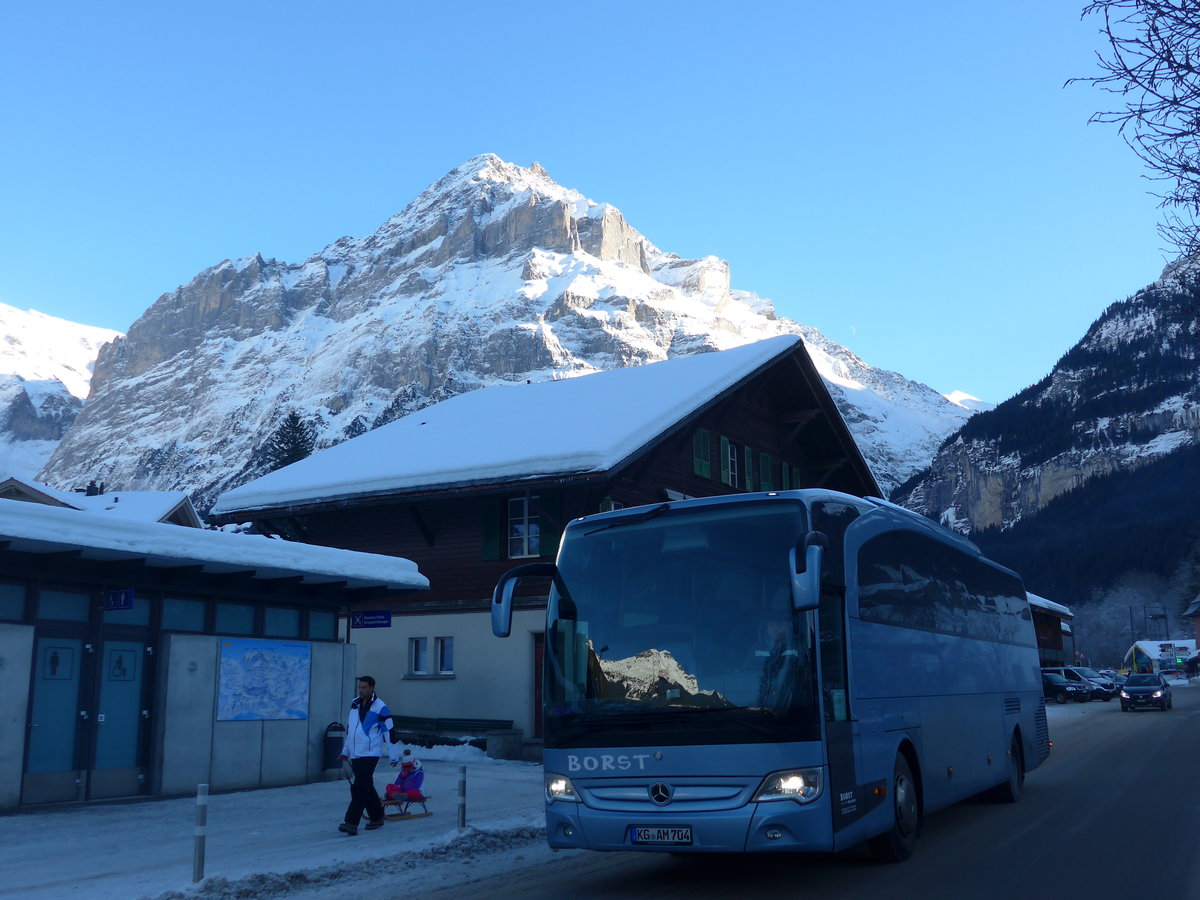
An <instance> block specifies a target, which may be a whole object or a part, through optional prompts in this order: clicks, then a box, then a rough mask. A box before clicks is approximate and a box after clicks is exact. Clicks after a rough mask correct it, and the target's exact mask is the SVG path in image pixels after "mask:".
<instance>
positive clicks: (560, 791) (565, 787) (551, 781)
mask: <svg viewBox="0 0 1200 900" xmlns="http://www.w3.org/2000/svg"><path fill="white" fill-rule="evenodd" d="M555 800H565V801H567V802H568V803H578V802H579V795H578V794H577V793H575V785H573V784H571V779H570V778H568V777H567V776H566V775H551V774H550V773H549V772H547V773H546V802H547V803H553V802H554V801H555Z"/></svg>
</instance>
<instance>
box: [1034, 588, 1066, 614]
mask: <svg viewBox="0 0 1200 900" xmlns="http://www.w3.org/2000/svg"><path fill="white" fill-rule="evenodd" d="M1026 596H1027V597H1028V598H1029V605H1030V606H1040V607H1041V608H1042V609H1045V610H1048V611H1050V612H1052V613H1057V614H1058V615H1060V616H1066V617H1067V618H1070V619H1073V618H1075V614H1074V613H1073V612H1071V609H1070V607H1067V606H1063V605H1062V604H1061V603H1055V602H1054V601H1053V600H1047V599H1046V598H1045V597H1039V596H1038V595H1037V594H1031V593H1029V592H1028V591H1027V592H1026Z"/></svg>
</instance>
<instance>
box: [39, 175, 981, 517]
mask: <svg viewBox="0 0 1200 900" xmlns="http://www.w3.org/2000/svg"><path fill="white" fill-rule="evenodd" d="M781 333H794V334H799V335H801V336H802V337H803V339H804V340H805V342H806V343H807V345H808V349H809V352H810V353H811V355H812V357H813V359H814V361H815V363H816V365H817V368H818V369H819V371H820V372H821V373H822V375H823V376H824V377H825V379H826V381H827V382H828V384H829V387H830V390H831V392H832V393H833V396H834V398H835V400H836V401H837V403H838V405H839V407H840V408H841V410H842V412H843V415H844V416H845V418H846V420H847V423H848V424H849V426H850V428H851V430H852V431H853V432H854V433H855V435H856V436H857V437H858V438H859V440H860V442H861V445H862V448H863V451H864V455H865V456H866V458H867V460H868V462H869V463H870V464H871V465H872V467H873V469H874V471H875V474H876V477H877V478H878V479H879V481H880V483H881V484H882V485H884V486H885V488H891V487H892V486H894V485H896V484H898V483H899V482H901V481H903V480H904V479H906V478H907V477H909V476H910V475H911V474H912V473H914V472H916V471H918V470H919V469H921V468H922V467H924V465H925V464H926V463H927V462H928V461H929V459H930V458H931V457H932V455H933V452H934V451H935V449H936V448H937V445H938V444H939V442H940V441H941V439H942V438H943V437H944V436H945V435H946V434H948V433H950V432H951V431H953V430H954V429H955V428H957V427H958V426H959V425H960V424H961V423H962V422H963V421H965V420H966V419H967V418H968V417H969V416H970V415H971V410H970V409H968V408H967V407H966V406H964V405H959V404H957V403H954V402H951V401H950V400H948V399H947V398H945V397H942V396H941V395H939V394H937V393H936V392H935V391H933V390H932V389H930V388H928V387H926V386H924V385H921V384H917V383H915V382H911V381H909V380H907V379H905V378H903V377H902V376H900V375H898V374H896V373H894V372H888V371H883V370H879V369H874V368H872V367H871V366H869V365H867V364H866V363H865V362H863V361H862V360H860V359H859V358H858V357H856V356H855V355H854V354H853V353H851V352H850V351H849V350H847V349H846V348H844V347H841V346H839V345H837V344H835V343H833V342H831V341H829V340H828V339H826V338H825V337H824V336H823V335H821V334H820V333H819V332H817V331H816V330H815V329H812V328H809V327H807V326H804V325H801V324H798V323H796V322H792V321H790V320H788V319H783V318H779V317H777V316H776V315H775V311H774V308H773V307H772V305H771V303H770V302H769V301H768V300H765V299H763V298H761V297H758V296H756V295H754V294H752V293H749V292H746V291H741V290H735V289H733V288H731V286H730V279H729V267H728V265H727V264H726V263H725V262H724V261H722V260H720V259H717V258H716V257H712V256H710V257H706V258H704V259H699V260H687V259H682V258H680V257H678V256H676V255H674V254H671V253H666V252H663V251H661V250H659V249H658V248H657V247H655V246H654V245H653V244H651V243H650V242H649V241H648V240H647V239H646V238H645V237H643V236H642V235H641V234H639V233H638V232H637V231H636V230H634V229H633V228H632V227H631V226H630V225H629V224H628V223H627V222H626V221H625V219H624V217H623V216H622V215H621V213H620V212H619V211H618V210H617V209H615V208H614V207H612V206H610V205H608V204H603V203H595V202H593V201H591V200H588V199H587V198H585V197H584V196H582V195H581V194H579V193H578V192H576V191H573V190H570V189H568V188H564V187H562V186H560V185H558V184H556V183H555V182H554V181H553V180H551V179H550V177H549V176H548V175H547V174H546V172H545V171H544V170H543V169H542V168H541V167H540V166H538V165H537V164H536V163H535V164H534V165H533V166H532V167H531V168H528V169H526V168H521V167H519V166H515V165H511V164H509V163H506V162H504V161H502V160H500V159H498V158H497V157H495V156H492V155H484V156H479V157H476V158H474V159H471V160H469V161H468V162H466V163H465V164H463V165H461V166H459V167H458V168H456V169H454V170H453V171H452V172H450V173H449V174H447V175H446V176H445V177H443V178H442V179H440V180H439V181H438V182H436V183H435V184H433V185H432V186H431V187H430V188H428V189H427V190H426V191H424V192H423V193H422V194H421V195H420V196H419V197H417V198H416V199H415V200H414V201H413V202H412V203H410V204H409V205H408V206H407V207H406V208H405V209H404V210H403V211H402V212H401V213H399V214H398V215H396V216H394V217H393V218H392V219H390V220H388V221H387V222H385V223H384V224H383V226H382V227H380V228H379V229H378V230H377V231H376V232H374V233H373V234H370V235H368V236H366V237H364V238H349V237H344V238H341V239H339V240H338V241H336V242H334V243H333V244H331V245H329V246H328V247H326V248H325V249H324V250H322V251H320V252H319V253H317V254H315V255H314V256H312V257H311V258H309V259H308V260H306V261H304V262H302V263H296V264H290V263H285V262H280V261H278V260H274V259H270V260H267V259H263V258H262V257H261V256H258V255H255V256H250V257H247V258H244V259H240V260H238V261H236V262H231V261H228V260H226V261H224V262H222V263H220V264H218V265H216V266H213V267H212V268H210V269H207V270H205V271H204V272H201V273H200V274H199V275H197V276H196V278H195V279H193V280H192V281H191V282H190V283H189V284H187V285H184V286H182V287H180V288H178V289H177V290H175V291H172V292H171V293H169V294H164V295H163V296H162V297H160V298H159V299H158V301H157V302H155V303H154V305H153V306H152V307H151V308H150V309H149V310H147V312H146V313H145V314H144V315H143V316H142V317H141V318H140V319H139V320H138V321H137V322H135V323H134V325H133V326H132V327H131V328H130V330H129V333H128V335H126V336H124V337H122V338H120V339H118V340H117V341H115V342H114V343H112V344H110V345H108V346H107V347H105V348H104V350H103V351H102V352H101V354H100V357H99V359H98V360H97V363H96V368H95V376H94V378H93V382H92V395H91V398H90V400H89V401H88V404H87V406H86V407H85V408H84V410H83V412H82V414H81V415H80V416H79V417H78V419H77V420H76V422H75V425H74V426H73V427H72V429H71V430H70V432H69V433H68V435H67V436H66V438H65V439H64V440H63V442H62V443H61V444H60V445H59V447H58V450H57V451H56V452H55V454H54V456H53V458H52V459H51V460H50V462H49V464H48V465H47V466H46V468H45V469H44V470H43V472H42V473H41V477H42V479H43V480H46V481H49V482H52V483H56V484H71V483H74V482H77V481H79V480H80V479H81V478H85V479H91V478H97V479H104V480H106V481H107V482H108V483H109V484H115V485H120V486H121V487H123V488H124V489H126V490H131V489H159V490H163V489H186V490H189V491H192V492H193V495H194V496H195V497H196V500H197V503H198V505H200V506H201V507H207V506H208V504H209V503H210V502H211V500H212V499H213V498H214V497H215V496H216V494H217V493H219V492H221V491H223V490H226V489H228V488H231V487H234V486H236V485H238V484H241V483H242V482H244V481H247V480H249V479H250V478H252V477H255V476H256V475H258V474H261V473H262V471H264V465H265V463H264V459H263V455H262V451H261V448H262V447H263V445H264V444H265V442H266V441H267V439H268V437H269V436H270V435H271V434H272V432H273V431H274V430H275V429H276V427H277V426H278V424H279V423H280V422H281V420H282V419H283V418H284V417H285V416H286V415H287V414H288V412H289V411H291V410H295V411H297V412H299V413H300V414H301V415H303V416H305V417H310V418H311V419H312V420H313V423H314V425H315V427H316V434H317V443H318V446H328V445H332V444H334V443H337V442H339V441H341V440H344V439H346V438H347V437H352V436H355V435H357V434H361V433H362V432H363V431H365V430H368V429H370V428H373V427H375V426H377V425H380V424H383V423H384V422H387V421H390V420H392V419H394V418H396V417H398V416H400V415H404V414H407V413H409V412H412V411H414V410H416V409H419V408H421V407H423V406H425V405H428V404H430V403H432V402H436V401H438V400H440V399H444V398H446V397H449V396H452V395H454V394H457V393H460V392H462V391H466V390H471V389H474V388H478V387H481V386H484V385H488V384H494V383H497V382H501V381H512V380H518V379H529V380H541V379H549V378H563V377H570V376H575V375H582V374H586V373H588V372H593V371H597V370H600V369H605V368H610V367H614V366H628V365H639V364H642V363H646V362H652V361H656V360H661V359H665V358H668V357H674V356H679V355H684V354H690V353H698V352H703V351H708V350H721V349H727V348H729V347H734V346H739V345H741V344H745V343H748V342H751V341H756V340H760V339H763V338H767V337H771V336H773V335H776V334H781Z"/></svg>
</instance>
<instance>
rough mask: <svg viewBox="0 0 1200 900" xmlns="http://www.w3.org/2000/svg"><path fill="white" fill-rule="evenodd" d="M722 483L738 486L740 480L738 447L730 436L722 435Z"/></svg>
mask: <svg viewBox="0 0 1200 900" xmlns="http://www.w3.org/2000/svg"><path fill="white" fill-rule="evenodd" d="M721 483H722V484H727V485H729V486H730V487H737V486H738V484H739V481H738V448H737V445H736V444H732V443H730V441H729V438H727V437H724V436H722V437H721Z"/></svg>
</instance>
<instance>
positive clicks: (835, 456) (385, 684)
mask: <svg viewBox="0 0 1200 900" xmlns="http://www.w3.org/2000/svg"><path fill="white" fill-rule="evenodd" d="M804 487H825V488H829V489H833V490H839V491H844V492H846V493H849V494H854V495H857V496H870V495H874V496H879V495H880V490H879V487H878V485H877V484H876V481H875V478H874V476H873V475H872V473H871V471H870V469H869V468H868V466H867V464H866V462H865V461H864V459H863V457H862V455H861V453H860V452H859V450H858V447H857V446H856V444H855V442H854V439H853V437H852V436H851V434H850V432H849V430H848V429H847V427H846V425H845V423H844V422H843V420H842V418H841V415H840V414H839V412H838V410H837V408H836V406H835V405H834V403H833V401H832V399H831V398H830V396H829V393H828V391H827V390H826V388H825V384H824V382H823V381H822V379H821V377H820V375H819V374H818V373H817V371H816V369H815V368H814V366H813V363H812V361H811V360H810V358H809V356H808V354H807V352H806V351H805V349H804V345H803V344H802V343H801V341H800V340H799V339H798V338H796V337H794V336H790V335H789V336H782V337H776V338H772V339H769V340H766V341H762V342H759V343H756V344H751V345H746V346H743V347H738V348H735V349H732V350H726V351H721V352H713V353H705V354H698V355H696V356H690V357H681V358H678V359H674V360H669V361H666V362H661V363H653V364H650V365H646V366H641V367H634V368H625V369H616V370H609V371H604V372H599V373H596V374H592V375H586V376H581V377H578V378H572V379H564V380H560V381H555V382H544V383H539V384H526V385H512V386H509V385H503V386H498V387H492V388H485V389H482V390H479V391H474V392H471V393H469V394H464V395H460V396H458V397H455V398H452V399H450V400H447V401H444V402H443V403H440V404H437V405H436V406H433V407H429V408H427V409H425V410H421V411H420V412H417V413H414V414H412V415H410V416H407V417H405V418H404V419H401V420H397V421H396V422H393V423H390V424H389V425H385V426H383V427H381V428H378V429H376V430H375V431H372V432H369V433H367V434H365V435H362V436H360V437H358V438H355V439H353V440H350V441H347V442H345V443H343V444H339V445H337V446H335V447H332V448H330V449H328V450H325V451H322V452H321V453H318V454H315V455H314V456H312V457H309V458H308V459H306V460H303V461H301V462H298V463H295V464H293V465H292V466H289V467H287V468H285V469H281V470H279V471H278V472H274V473H271V474H270V475H267V476H264V477H263V478H261V479H259V480H257V481H255V482H251V483H249V484H247V485H244V486H242V487H241V488H238V489H235V490H233V491H231V492H229V493H227V494H225V495H223V496H222V497H221V498H220V499H219V500H218V503H217V504H216V506H215V508H214V510H213V512H212V514H211V516H210V518H211V519H212V520H214V521H215V522H218V523H234V522H239V523H240V522H252V523H253V525H254V528H255V529H256V530H258V531H262V532H268V533H276V534H281V535H283V536H286V537H288V538H290V539H293V540H299V541H304V542H308V543H312V544H320V545H325V546H330V547H340V548H345V549H352V550H360V551H366V552H370V553H382V554H394V555H397V556H402V557H405V558H407V559H411V560H413V561H415V562H416V563H417V564H418V566H419V567H420V571H421V572H422V573H423V574H425V575H426V576H427V577H428V578H429V581H430V590H429V591H428V592H427V593H422V594H421V595H409V596H406V597H403V598H394V599H384V600H379V601H374V602H372V603H367V604H362V606H361V607H358V608H359V609H385V608H386V609H388V610H390V611H391V612H392V613H393V614H394V615H395V618H394V619H393V620H392V625H391V627H390V628H380V629H370V630H355V631H354V632H353V640H354V642H355V643H356V644H357V645H358V648H359V649H358V652H359V660H360V665H361V667H362V668H363V670H364V671H370V672H371V673H372V674H374V675H375V677H376V678H378V679H380V682H381V688H380V692H381V695H382V696H385V697H387V698H388V699H389V702H390V703H391V704H392V706H393V708H397V707H398V708H400V709H401V710H402V711H403V712H405V713H407V714H410V715H415V716H437V715H443V716H444V715H453V716H476V717H480V716H488V717H490V718H497V717H499V718H501V719H505V720H507V719H511V720H512V721H514V722H515V723H516V724H517V726H518V727H519V728H521V730H522V731H523V732H524V733H525V735H526V736H528V735H533V734H536V733H537V729H538V727H539V723H538V716H537V715H536V714H535V711H536V709H537V696H536V694H537V690H538V687H537V681H538V679H537V677H536V673H537V671H538V667H539V665H540V654H541V632H542V628H543V624H542V620H543V617H544V607H545V597H540V598H539V597H528V598H525V599H524V601H523V604H519V605H518V609H519V610H523V612H521V611H519V612H518V618H517V620H516V622H515V623H514V636H518V635H520V634H521V632H522V630H524V632H525V633H526V635H527V640H526V641H525V643H524V649H520V650H517V652H516V653H514V652H513V651H514V650H516V648H520V647H522V644H521V642H520V641H519V640H518V641H511V640H510V641H508V642H506V643H504V644H501V643H499V642H496V641H494V639H493V638H492V637H491V635H490V630H489V626H488V616H487V611H488V608H489V601H490V597H491V592H492V588H493V586H494V585H495V583H496V580H497V578H498V577H499V576H500V575H501V574H502V573H503V572H504V571H506V570H507V569H508V568H510V567H511V566H513V565H517V564H519V563H521V562H527V561H532V560H536V559H553V558H554V556H555V554H556V552H557V548H558V541H559V537H560V535H561V533H562V530H563V528H564V525H565V523H566V522H568V521H569V520H570V519H572V518H575V517H578V516H583V515H587V514H591V513H596V512H599V511H603V510H609V509H614V508H621V507H630V506H636V505H641V504H648V503H659V502H662V501H664V500H671V499H683V498H686V497H700V496H711V495H716V494H727V493H733V492H743V491H772V490H787V489H789V488H804ZM464 614H473V615H464ZM522 617H523V618H522Z"/></svg>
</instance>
